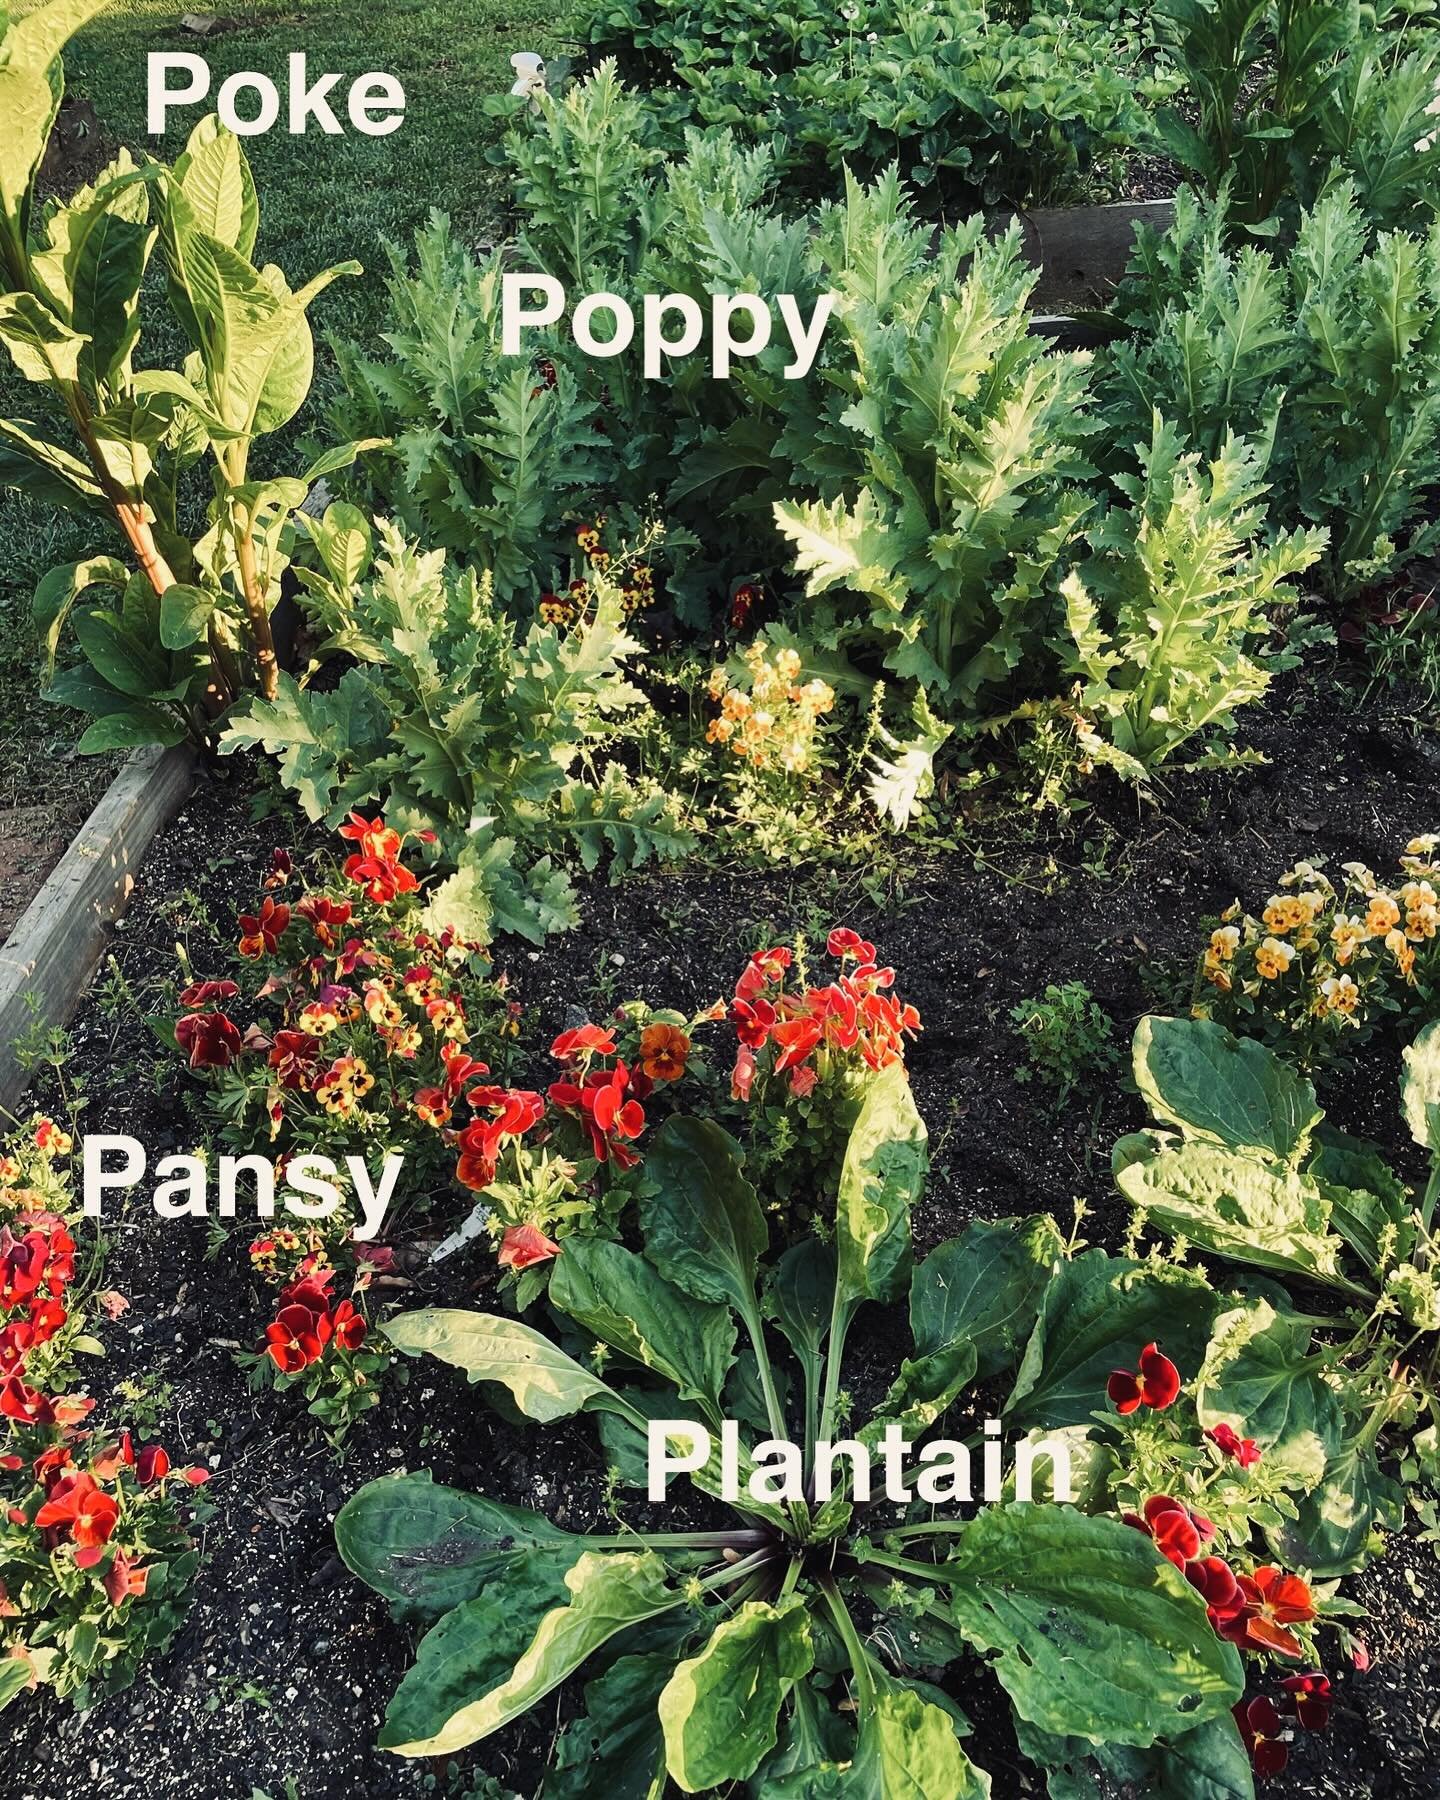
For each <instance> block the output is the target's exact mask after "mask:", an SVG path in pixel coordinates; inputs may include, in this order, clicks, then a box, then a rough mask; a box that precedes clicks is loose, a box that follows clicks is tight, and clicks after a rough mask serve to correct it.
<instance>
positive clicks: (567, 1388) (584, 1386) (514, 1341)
mask: <svg viewBox="0 0 1440 1800" xmlns="http://www.w3.org/2000/svg"><path fill="white" fill-rule="evenodd" d="M385 1335H386V1337H387V1338H388V1339H389V1340H390V1342H391V1343H392V1344H393V1345H394V1346H395V1348H396V1349H397V1350H401V1351H403V1352H404V1353H405V1355H407V1356H419V1355H421V1354H428V1355H430V1356H434V1357H436V1358H438V1360H439V1361H441V1362H445V1363H449V1364H450V1365H451V1366H452V1367H453V1368H457V1369H463V1370H464V1371H465V1373H466V1374H467V1375H468V1376H469V1377H470V1379H471V1381H493V1382H496V1383H498V1385H499V1386H501V1387H503V1388H506V1389H508V1390H509V1394H510V1398H511V1399H512V1400H513V1401H514V1402H515V1404H516V1405H517V1406H518V1407H519V1408H520V1410H521V1412H523V1413H524V1414H525V1416H526V1418H527V1419H534V1420H535V1421H536V1422H537V1423H539V1424H541V1425H548V1424H550V1423H551V1421H552V1420H555V1419H568V1418H569V1417H570V1416H571V1414H572V1413H577V1412H579V1411H580V1410H581V1409H582V1408H583V1407H592V1408H609V1409H611V1410H613V1411H616V1412H620V1413H622V1414H624V1415H625V1416H626V1417H628V1418H631V1419H632V1421H633V1420H635V1419H636V1415H635V1414H634V1413H633V1409H631V1408H630V1407H627V1406H626V1404H625V1402H624V1401H623V1400H622V1399H621V1398H620V1396H619V1395H618V1394H616V1393H615V1392H614V1391H613V1389H611V1388H609V1387H607V1386H606V1385H605V1383H604V1382H603V1381H601V1379H600V1377H599V1376H598V1375H592V1374H591V1373H590V1371H589V1370H588V1369H587V1368H585V1367H584V1366H583V1365H582V1364H580V1363H578V1362H576V1361H575V1359H574V1357H571V1356H567V1355H566V1354H565V1352H564V1351H563V1350H561V1349H560V1348H559V1347H558V1346H557V1345H555V1344H552V1343H551V1342H550V1340H549V1338H547V1337H544V1336H542V1334H541V1333H540V1332H538V1331H533V1330H532V1329H531V1328H530V1326H528V1325H522V1324H521V1322H520V1321H519V1320H518V1319H502V1318H501V1317H500V1316H499V1315H498V1314H496V1313H482V1312H467V1311H464V1310H463V1309H461V1308H458V1307H444V1306H439V1307H428V1308H426V1309H424V1310H423V1311H420V1312H408V1313H401V1314H400V1315H399V1317H398V1318H394V1319H390V1320H388V1321H387V1323H386V1326H385ZM638 1423H639V1424H640V1426H641V1429H642V1430H643V1428H644V1421H643V1419H642V1420H638Z"/></svg>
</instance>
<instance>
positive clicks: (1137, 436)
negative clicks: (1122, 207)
mask: <svg viewBox="0 0 1440 1800" xmlns="http://www.w3.org/2000/svg"><path fill="white" fill-rule="evenodd" d="M1232 218H1233V207H1232V205H1231V202H1230V200H1229V199H1228V197H1227V196H1226V195H1225V194H1222V195H1221V196H1220V198H1219V199H1217V200H1214V201H1205V200H1202V199H1199V198H1197V196H1196V195H1195V194H1193V193H1192V192H1191V191H1189V190H1188V189H1182V190H1181V191H1180V193H1179V194H1178V195H1177V196H1176V205H1175V221H1174V224H1173V226H1172V227H1171V229H1170V230H1169V231H1167V232H1165V233H1163V234H1160V233H1156V232H1154V231H1152V230H1150V229H1149V228H1148V227H1145V228H1142V230H1141V232H1140V234H1139V238H1138V242H1137V245H1136V250H1135V254H1134V257H1133V259H1132V261H1131V265H1130V271H1129V275H1128V278H1127V279H1126V281H1125V282H1124V283H1123V284H1122V286H1121V288H1120V291H1119V293H1118V295H1117V296H1116V299H1115V302H1114V304H1113V307H1112V311H1113V313H1114V315H1115V316H1116V317H1117V319H1118V320H1119V321H1120V322H1121V323H1122V324H1123V325H1124V326H1125V327H1126V328H1127V330H1128V332H1129V336H1128V337H1127V338H1126V339H1125V340H1124V341H1123V342H1122V343H1119V344H1117V345H1116V346H1115V347H1113V348H1112V349H1111V350H1109V351H1108V352H1107V353H1105V354H1104V355H1103V356H1102V358H1101V361H1100V364H1099V367H1098V369H1097V374H1096V384H1095V385H1096V401H1097V405H1098V407H1099V409H1100V411H1101V412H1102V414H1103V416H1104V417H1105V419H1106V421H1107V425H1108V427H1109V430H1110V441H1111V442H1113V443H1115V444H1117V445H1118V446H1120V447H1121V448H1122V450H1123V451H1126V452H1128V451H1129V450H1130V449H1131V448H1132V447H1133V446H1136V445H1137V444H1138V443H1142V442H1144V441H1145V440H1146V439H1147V438H1148V437H1149V434H1150V419H1151V415H1152V412H1153V411H1155V410H1156V409H1158V410H1159V411H1160V412H1161V413H1162V414H1163V415H1164V417H1165V418H1166V419H1167V420H1168V421H1169V422H1170V423H1171V424H1172V425H1173V426H1174V427H1175V429H1176V430H1177V431H1178V432H1179V434H1180V436H1181V438H1182V440H1183V441H1184V444H1185V447H1186V448H1187V449H1194V450H1197V451H1199V452H1200V453H1201V454H1203V455H1204V456H1205V457H1207V458H1214V457H1217V456H1219V454H1220V452H1221V450H1222V448H1223V446H1224V444H1225V442H1226V439H1227V438H1228V437H1229V436H1230V435H1231V434H1232V433H1233V434H1234V435H1236V436H1239V437H1247V438H1250V439H1251V440H1252V441H1254V442H1256V443H1257V444H1260V445H1262V446H1263V447H1264V451H1265V454H1264V457H1263V460H1264V464H1265V468H1264V475H1265V481H1266V484H1267V487H1268V490H1269V493H1268V501H1267V505H1268V510H1269V514H1270V518H1271V520H1272V522H1273V525H1274V526H1275V527H1277V528H1282V529H1290V530H1294V529H1296V528H1298V527H1300V526H1302V525H1313V526H1320V527H1323V528H1324V529H1325V530H1326V531H1328V533H1329V546H1328V549H1327V552H1326V555H1325V557H1324V559H1323V561H1322V563H1321V565H1320V579H1321V581H1322V582H1323V585H1324V587H1325V588H1326V589H1327V590H1328V592H1329V593H1330V594H1331V595H1333V596H1334V597H1335V598H1336V599H1337V600H1340V601H1342V602H1344V601H1347V600H1349V599H1350V598H1351V597H1352V596H1353V595H1354V594H1355V593H1356V591H1357V590H1358V589H1360V588H1363V587H1366V586H1368V585H1370V584H1372V583H1373V582H1374V581H1375V580H1376V579H1377V578H1378V577H1381V576H1383V575H1386V574H1388V573H1392V572H1394V571H1395V570H1397V569H1399V568H1401V567H1403V566H1404V565H1405V563H1407V562H1409V561H1411V560H1413V559H1414V558H1416V557H1422V556H1425V555H1426V554H1428V552H1429V551H1430V550H1431V549H1432V548H1433V547H1434V545H1435V543H1436V527H1435V525H1434V523H1433V521H1432V520H1431V518H1430V514H1431V512H1432V511H1433V503H1434V498H1435V494H1436V490H1437V488H1440V451H1437V449H1436V436H1437V421H1440V239H1437V238H1436V236H1435V234H1434V232H1433V231H1432V232H1430V233H1428V234H1425V235H1409V234H1406V233H1404V232H1386V233H1382V234H1381V235H1380V236H1379V237H1378V238H1376V239H1374V240H1373V241H1372V240H1371V237H1370V233H1369V227H1368V224H1367V220H1366V217H1365V213H1364V211H1363V209H1362V207H1361V204H1360V201H1359V199H1358V198H1357V195H1356V192H1355V188H1354V185H1353V183H1351V182H1348V181H1347V182H1341V183H1339V184H1338V185H1336V186H1334V187H1332V188H1331V189H1330V190H1329V191H1328V192H1327V193H1325V194H1324V195H1323V196H1322V198H1320V199H1319V200H1318V201H1317V202H1316V204H1315V205H1314V206H1313V207H1312V208H1310V209H1309V210H1307V211H1306V212H1304V213H1303V214H1302V215H1301V217H1300V221H1299V225H1298V229H1297V232H1296V235H1295V241H1294V245H1293V248H1292V249H1291V250H1290V251H1289V253H1288V254H1287V255H1286V256H1284V257H1277V256H1275V255H1274V254H1272V253H1271V252H1270V251H1268V250H1264V249H1260V248H1257V247H1255V246H1253V245H1252V246H1248V247H1245V248H1242V249H1239V250H1234V249H1232V248H1230V247H1229V244H1228V242H1227V237H1228V230H1229V226H1230V223H1231V221H1232Z"/></svg>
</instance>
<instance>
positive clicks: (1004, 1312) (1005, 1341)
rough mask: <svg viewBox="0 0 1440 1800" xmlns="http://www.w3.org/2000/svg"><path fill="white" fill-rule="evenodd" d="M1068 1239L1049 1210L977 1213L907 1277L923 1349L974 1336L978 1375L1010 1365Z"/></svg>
mask: <svg viewBox="0 0 1440 1800" xmlns="http://www.w3.org/2000/svg"><path fill="white" fill-rule="evenodd" d="M1064 1248H1065V1243H1064V1239H1063V1237H1062V1236H1061V1234H1060V1230H1059V1228H1058V1226H1057V1225H1056V1224H1055V1221H1054V1220H1053V1219H1052V1218H1051V1217H1050V1216H1049V1214H1048V1213H1040V1214H1037V1215H1036V1216H1035V1217H1034V1218H1030V1219H1024V1220H1021V1221H1019V1222H1018V1223H1017V1222H1016V1221H1015V1220H1013V1219H1006V1220H1001V1221H1000V1223H998V1224H991V1223H990V1222H989V1221H988V1220H983V1219H977V1220H975V1221H974V1222H973V1223H972V1224H970V1225H968V1226H967V1227H966V1229H965V1230H964V1231H963V1232H962V1233H961V1235H960V1236H959V1237H958V1238H951V1239H950V1240H949V1241H948V1242H947V1243H944V1244H940V1245H938V1246H937V1247H936V1248H935V1249H934V1250H932V1251H931V1252H930V1254H929V1255H928V1256H927V1257H926V1258H925V1260H924V1261H923V1262H922V1263H921V1264H920V1266H919V1268H918V1269H916V1271H915V1275H914V1278H913V1279H912V1281H911V1283H910V1330H911V1333H912V1335H913V1336H914V1339H915V1349H916V1352H917V1354H918V1355H920V1356H929V1355H931V1354H932V1353H933V1352H935V1351H937V1350H942V1349H944V1348H946V1347H947V1346H949V1345H951V1344H954V1343H956V1342H961V1341H963V1342H967V1343H970V1344H973V1345H974V1347H975V1354H976V1374H977V1375H978V1377H979V1379H980V1380H982V1381H988V1380H989V1379H990V1377H991V1376H992V1375H998V1374H999V1373H1000V1371H1001V1370H1002V1369H1006V1368H1010V1367H1013V1365H1014V1363H1015V1361H1016V1359H1017V1358H1018V1356H1019V1353H1020V1350H1021V1349H1022V1348H1023V1346H1024V1345H1025V1343H1026V1341H1027V1340H1028V1339H1029V1336H1030V1333H1031V1331H1032V1330H1033V1329H1034V1325H1035V1319H1036V1316H1037V1315H1038V1313H1039V1310H1040V1296H1041V1295H1042V1294H1043V1293H1044V1291H1045V1288H1046V1286H1047V1285H1048V1283H1049V1281H1050V1277H1051V1275H1052V1274H1053V1272H1054V1269H1055V1266H1056V1263H1057V1261H1058V1260H1059V1258H1060V1257H1061V1255H1062V1254H1063V1253H1064Z"/></svg>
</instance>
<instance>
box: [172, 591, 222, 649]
mask: <svg viewBox="0 0 1440 1800" xmlns="http://www.w3.org/2000/svg"><path fill="white" fill-rule="evenodd" d="M217 599H218V596H217V595H215V594H211V593H207V592H206V591H205V589H204V588H198V587H190V586H188V585H187V584H186V583H185V582H181V581H177V582H175V583H174V584H173V585H172V586H170V587H168V588H166V590H165V592H164V593H163V594H162V595H161V596H160V642H161V643H162V644H163V645H164V646H165V648H166V649H167V650H184V649H185V648H187V646H189V645H190V644H197V643H199V641H200V639H201V638H202V637H204V635H205V630H206V627H207V626H208V625H209V623H210V615H211V614H212V613H213V612H214V611H215V603H216V600H217Z"/></svg>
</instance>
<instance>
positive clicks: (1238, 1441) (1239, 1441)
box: [1205, 1423, 1260, 1469]
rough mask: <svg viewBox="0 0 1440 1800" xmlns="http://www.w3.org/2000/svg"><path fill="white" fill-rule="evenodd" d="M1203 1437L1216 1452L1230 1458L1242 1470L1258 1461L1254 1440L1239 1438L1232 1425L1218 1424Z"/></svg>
mask: <svg viewBox="0 0 1440 1800" xmlns="http://www.w3.org/2000/svg"><path fill="white" fill-rule="evenodd" d="M1205 1435H1206V1437H1207V1438H1209V1440H1210V1442H1211V1443H1212V1444H1214V1446H1215V1448H1216V1449H1217V1450H1219V1451H1221V1452H1222V1453H1223V1454H1224V1455H1225V1456H1229V1457H1232V1458H1233V1459H1234V1460H1235V1461H1236V1462H1238V1463H1239V1465H1240V1467H1241V1468H1242V1469H1251V1468H1253V1467H1254V1466H1255V1464H1256V1463H1258V1462H1259V1460H1260V1446H1259V1445H1258V1444H1257V1443H1256V1442H1255V1440H1254V1438H1242V1437H1240V1436H1239V1435H1238V1434H1237V1432H1236V1430H1235V1427H1234V1426H1233V1425H1226V1424H1223V1423H1222V1424H1219V1425H1217V1426H1216V1427H1215V1429H1214V1430H1213V1431H1207V1432H1206V1433H1205Z"/></svg>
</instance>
